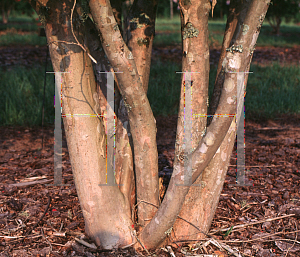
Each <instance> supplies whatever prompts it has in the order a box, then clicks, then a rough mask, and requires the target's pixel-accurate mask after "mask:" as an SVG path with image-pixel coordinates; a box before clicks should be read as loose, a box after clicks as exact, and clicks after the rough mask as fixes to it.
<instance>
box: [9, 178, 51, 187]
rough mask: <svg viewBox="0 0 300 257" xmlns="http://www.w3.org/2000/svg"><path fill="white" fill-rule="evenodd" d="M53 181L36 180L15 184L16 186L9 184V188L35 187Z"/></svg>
mask: <svg viewBox="0 0 300 257" xmlns="http://www.w3.org/2000/svg"><path fill="white" fill-rule="evenodd" d="M52 180H53V179H42V180H36V181H29V182H21V183H15V184H9V186H15V187H26V186H33V185H37V184H45V183H48V182H50V181H52Z"/></svg>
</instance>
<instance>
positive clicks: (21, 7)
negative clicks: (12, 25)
mask: <svg viewBox="0 0 300 257" xmlns="http://www.w3.org/2000/svg"><path fill="white" fill-rule="evenodd" d="M0 8H1V11H2V23H3V24H7V23H8V17H9V15H10V13H11V12H12V11H16V12H20V13H23V14H26V15H28V16H32V7H31V6H30V4H29V3H28V1H26V0H1V1H0Z"/></svg>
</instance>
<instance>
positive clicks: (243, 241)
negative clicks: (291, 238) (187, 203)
mask: <svg viewBox="0 0 300 257" xmlns="http://www.w3.org/2000/svg"><path fill="white" fill-rule="evenodd" d="M296 232H300V230H295V231H290V232H284V231H280V232H276V233H274V234H270V235H267V236H262V237H258V238H255V239H250V240H237V241H234V240H224V241H223V240H222V241H221V242H224V243H249V242H253V241H258V240H262V239H263V238H267V237H271V236H276V235H279V234H284V235H286V234H291V233H296ZM279 240H284V239H278V238H276V239H273V240H268V241H279Z"/></svg>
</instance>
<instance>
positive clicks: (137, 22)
mask: <svg viewBox="0 0 300 257" xmlns="http://www.w3.org/2000/svg"><path fill="white" fill-rule="evenodd" d="M156 9H157V1H156V0H151V1H149V0H136V1H134V3H133V5H132V7H131V9H130V12H129V15H128V17H127V29H128V31H127V46H128V48H129V50H130V51H131V52H132V55H133V58H134V61H135V64H136V67H137V71H138V74H139V75H140V80H141V82H142V84H143V87H144V90H145V92H147V90H148V82H149V75H150V66H151V54H152V45H153V39H154V33H155V18H156Z"/></svg>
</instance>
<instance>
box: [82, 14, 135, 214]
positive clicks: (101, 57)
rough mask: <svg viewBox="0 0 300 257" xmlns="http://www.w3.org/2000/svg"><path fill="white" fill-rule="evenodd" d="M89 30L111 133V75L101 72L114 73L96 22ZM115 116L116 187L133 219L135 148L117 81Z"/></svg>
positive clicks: (88, 40)
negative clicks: (108, 114)
mask: <svg viewBox="0 0 300 257" xmlns="http://www.w3.org/2000/svg"><path fill="white" fill-rule="evenodd" d="M85 27H86V28H85V30H86V31H90V32H91V33H86V39H85V42H86V45H87V47H88V49H89V50H90V53H91V55H92V56H93V57H94V58H95V59H96V61H97V64H95V63H93V67H94V70H95V71H96V83H97V92H98V97H99V111H98V113H99V114H101V115H103V123H104V126H105V131H107V130H106V119H105V117H106V116H105V115H106V108H107V99H106V95H107V90H106V83H107V74H106V73H100V72H104V71H106V72H112V71H113V69H112V66H111V64H110V63H109V61H108V58H107V56H106V55H105V52H104V50H103V47H102V44H101V42H100V39H99V37H98V35H97V30H96V28H95V25H94V23H92V21H91V20H89V19H88V20H87V21H86V22H85ZM93 28H94V29H93ZM115 79H116V77H115ZM115 114H116V117H115V123H116V130H115V133H116V135H115V140H116V145H115V146H116V147H115V149H116V150H115V179H116V184H118V185H119V188H120V191H121V192H122V193H123V195H124V197H125V202H126V205H128V206H130V208H127V209H128V215H131V210H132V208H133V206H134V204H135V202H136V197H135V196H136V194H135V178H134V170H133V157H132V150H133V144H132V136H131V134H130V126H129V121H128V115H127V111H126V107H125V106H124V101H123V100H122V97H121V95H120V92H119V87H118V83H117V81H115Z"/></svg>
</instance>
